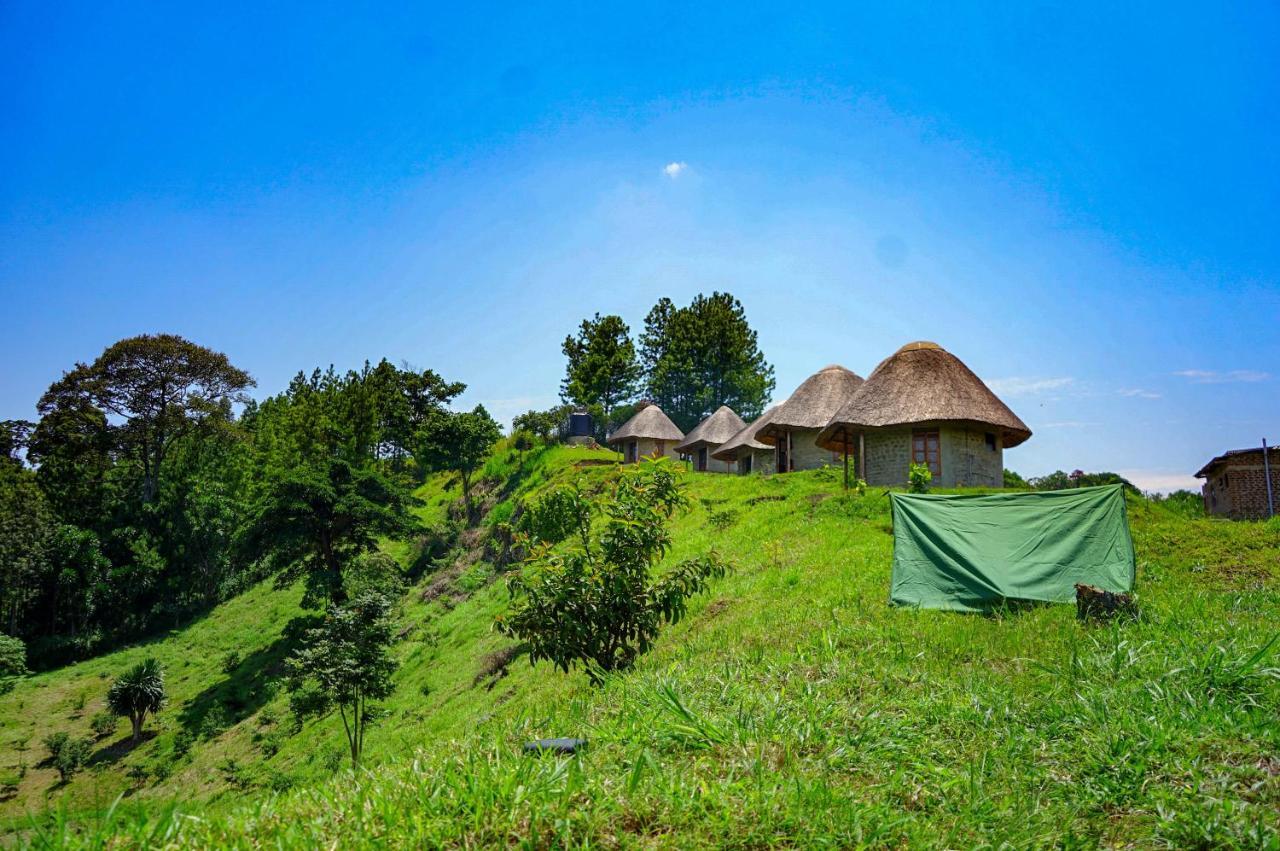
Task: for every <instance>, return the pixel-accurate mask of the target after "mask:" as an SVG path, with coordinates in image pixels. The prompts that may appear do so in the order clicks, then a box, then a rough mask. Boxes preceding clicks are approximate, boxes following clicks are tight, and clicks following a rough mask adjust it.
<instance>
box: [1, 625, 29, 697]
mask: <svg viewBox="0 0 1280 851" xmlns="http://www.w3.org/2000/svg"><path fill="white" fill-rule="evenodd" d="M28 673H30V672H29V671H28V670H27V645H25V644H23V643H22V641H21V639H17V638H14V637H12V636H9V635H5V634H3V633H0V694H6V693H7V692H9V691H11V690H12V689H13V686H14V683H16V682H17V680H18V678H19V677H25V676H26V675H27V674H28Z"/></svg>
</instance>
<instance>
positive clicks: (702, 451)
mask: <svg viewBox="0 0 1280 851" xmlns="http://www.w3.org/2000/svg"><path fill="white" fill-rule="evenodd" d="M746 425H747V424H746V423H744V422H743V421H742V417H740V416H738V415H737V414H736V413H735V412H734V410H733V408H730V407H729V406H728V405H721V406H720V407H719V408H718V409H717V410H716V412H715V413H714V414H712V415H711V416H709V417H707V418H706V419H705V420H703V421H702V422H700V423H698V425H697V426H695V427H694V429H693V431H691V432H689V433H688V434H687V435H685V438H684V442H682V443H681V444H680V445H679V446H677V447H676V451H677V452H679V453H680V454H681V455H688V456H689V457H690V458H692V459H693V468H694V469H695V470H698V471H699V472H704V473H705V472H708V471H711V470H714V469H715V467H714V466H713V465H712V463H711V456H712V453H714V452H715V451H716V450H717V449H719V448H720V447H721V446H722V445H724V443H725V441H727V440H729V438H731V437H733V436H734V435H735V434H737V433H738V432H740V431H742V429H744V428H745V427H746ZM721 461H722V462H723V464H724V468H723V472H725V473H727V472H729V471H730V469H731V468H732V467H733V459H732V458H728V459H721Z"/></svg>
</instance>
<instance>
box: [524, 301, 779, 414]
mask: <svg viewBox="0 0 1280 851" xmlns="http://www.w3.org/2000/svg"><path fill="white" fill-rule="evenodd" d="M561 349H562V351H563V352H564V355H565V359H566V366H565V377H564V380H563V381H562V382H561V384H560V399H561V401H562V402H564V403H565V406H566V408H563V409H555V410H553V411H550V412H545V413H540V412H534V411H531V412H529V413H528V414H525V415H524V416H523V417H522V418H521V419H520V421H518V422H517V423H516V427H517V429H528V430H530V431H533V432H535V433H543V432H546V431H547V430H549V429H553V428H554V427H555V422H556V421H557V420H559V419H562V418H563V417H564V415H565V414H566V413H567V409H568V408H569V407H575V406H576V407H583V408H585V409H587V410H588V411H590V412H591V413H592V414H593V415H594V416H595V420H596V422H597V424H598V426H600V428H599V431H600V435H599V436H600V437H603V435H604V432H605V431H608V430H611V428H612V427H614V426H617V425H620V424H621V423H623V422H624V421H626V420H627V419H628V418H629V417H630V416H631V415H632V414H633V413H635V411H636V405H635V402H636V401H638V399H639V398H641V397H643V398H644V399H645V400H647V401H650V402H654V403H655V404H658V405H660V406H661V407H662V410H663V411H664V412H665V413H666V414H667V416H669V417H671V419H672V421H674V422H675V424H676V425H677V426H679V427H680V429H681V430H683V431H686V432H687V431H689V430H690V429H692V428H693V427H694V426H696V425H697V424H698V423H699V422H701V421H702V420H703V419H704V418H705V417H707V416H708V415H709V414H711V413H712V412H714V411H715V410H716V409H717V408H719V407H720V406H721V405H728V406H729V407H730V408H733V409H734V410H735V411H737V412H738V414H739V415H740V416H742V417H743V418H744V419H747V420H752V419H755V418H756V417H758V416H760V414H761V413H763V411H764V408H765V406H766V405H767V404H768V403H769V399H770V397H771V396H772V394H773V391H774V386H775V381H774V373H773V367H772V366H771V365H770V364H769V363H768V361H766V360H765V357H764V354H763V353H762V352H761V351H760V347H759V344H758V342H757V339H756V332H755V330H754V329H752V328H751V325H750V323H748V322H747V317H746V311H745V310H744V309H743V307H742V304H741V302H739V301H738V300H737V299H736V298H734V297H733V296H732V295H730V294H729V293H720V292H715V293H712V294H711V295H710V296H706V295H701V294H699V295H698V296H697V297H696V298H694V299H693V301H692V302H690V303H689V305H688V306H686V307H677V306H676V305H675V304H674V303H673V302H672V301H671V299H669V298H663V299H660V300H659V301H658V303H657V304H655V305H654V306H653V308H652V309H651V310H650V311H649V313H648V314H647V315H646V316H645V321H644V329H643V330H642V331H641V333H640V337H639V345H637V344H636V342H635V341H633V340H632V338H631V329H630V327H629V326H628V325H627V324H626V323H625V322H624V321H623V320H622V317H620V316H614V315H609V316H601V315H600V314H598V313H597V314H596V315H595V316H594V317H593V318H591V319H584V320H583V321H582V324H581V325H580V326H579V328H578V333H577V334H576V335H570V336H568V337H566V338H565V341H564V344H563V346H562V347H561Z"/></svg>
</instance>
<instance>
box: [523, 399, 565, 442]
mask: <svg viewBox="0 0 1280 851" xmlns="http://www.w3.org/2000/svg"><path fill="white" fill-rule="evenodd" d="M572 411H573V406H572V405H558V406H556V407H554V408H551V409H550V410H546V411H525V412H524V413H523V414H520V415H519V416H517V417H516V418H515V420H514V421H513V422H512V428H513V430H515V431H528V432H531V433H533V434H535V435H537V436H538V437H540V438H542V440H543V441H546V442H550V441H551V440H552V438H554V437H555V436H556V435H557V434H558V433H559V431H560V427H561V426H562V425H564V424H565V422H566V421H567V420H568V418H569V414H570V412H572Z"/></svg>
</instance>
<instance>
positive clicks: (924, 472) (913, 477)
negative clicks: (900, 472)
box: [907, 464, 933, 493]
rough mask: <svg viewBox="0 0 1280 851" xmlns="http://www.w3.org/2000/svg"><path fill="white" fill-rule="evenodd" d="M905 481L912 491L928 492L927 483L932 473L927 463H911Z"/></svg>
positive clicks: (930, 479) (931, 477)
mask: <svg viewBox="0 0 1280 851" xmlns="http://www.w3.org/2000/svg"><path fill="white" fill-rule="evenodd" d="M907 481H908V483H909V487H910V490H911V492H912V493H928V492H929V483H930V482H932V481H933V473H932V472H930V470H929V465H928V464H912V465H911V471H910V473H909V474H908V476H907Z"/></svg>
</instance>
